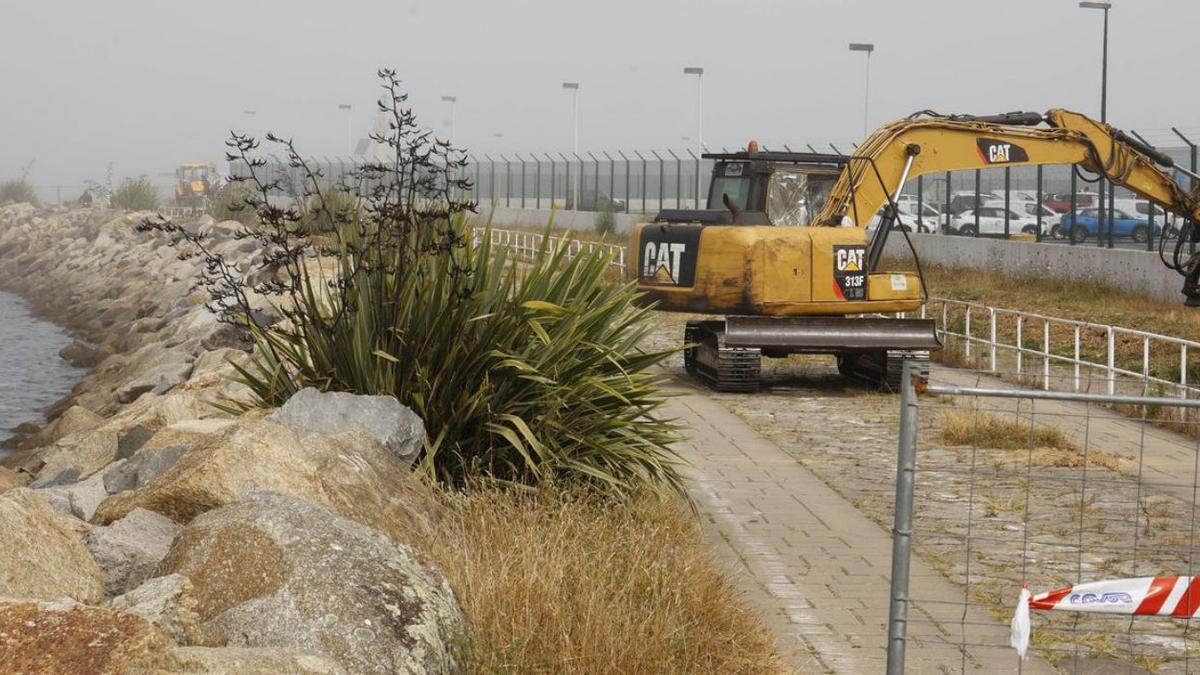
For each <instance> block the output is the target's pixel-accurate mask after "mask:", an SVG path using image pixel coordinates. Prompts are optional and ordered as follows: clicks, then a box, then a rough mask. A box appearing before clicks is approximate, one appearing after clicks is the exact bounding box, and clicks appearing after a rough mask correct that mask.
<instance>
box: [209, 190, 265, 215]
mask: <svg viewBox="0 0 1200 675" xmlns="http://www.w3.org/2000/svg"><path fill="white" fill-rule="evenodd" d="M249 192H250V188H249V186H247V185H246V184H245V183H241V182H233V183H226V184H225V185H222V186H221V187H219V188H217V189H216V190H215V191H214V192H213V194H212V196H211V197H209V199H208V215H210V216H212V217H213V219H214V220H216V221H218V222H220V221H223V220H236V221H237V222H239V223H241V224H243V225H253V224H254V223H255V222H257V221H258V214H256V213H255V211H254V209H253V208H249V207H247V206H246V197H247V196H249Z"/></svg>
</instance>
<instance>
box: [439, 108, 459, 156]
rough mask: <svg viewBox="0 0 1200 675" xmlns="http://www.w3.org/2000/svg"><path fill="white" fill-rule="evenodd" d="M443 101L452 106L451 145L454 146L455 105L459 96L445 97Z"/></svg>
mask: <svg viewBox="0 0 1200 675" xmlns="http://www.w3.org/2000/svg"><path fill="white" fill-rule="evenodd" d="M442 101H443V102H444V103H449V104H450V145H451V146H453V145H454V104H455V103H458V97H457V96H443V97H442Z"/></svg>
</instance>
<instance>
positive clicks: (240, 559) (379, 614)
mask: <svg viewBox="0 0 1200 675" xmlns="http://www.w3.org/2000/svg"><path fill="white" fill-rule="evenodd" d="M159 572H160V573H163V574H173V573H174V574H180V575H182V576H184V577H187V578H188V580H189V581H190V582H191V583H192V594H193V595H194V597H195V599H196V613H197V615H198V620H199V622H198V624H197V626H196V631H195V635H193V636H191V639H192V643H193V644H197V645H202V646H225V645H228V646H234V647H283V648H292V649H315V650H318V651H320V652H321V653H323V654H325V655H326V656H329V657H330V658H332V659H334V660H335V661H337V662H338V663H339V664H340V665H341V666H342V667H344V668H345V669H346V670H348V671H350V672H355V673H430V672H432V673H438V672H451V671H453V670H454V667H455V663H454V655H453V648H452V646H453V642H454V640H455V639H456V638H458V637H460V636H461V635H462V631H463V630H464V626H463V620H462V616H461V614H460V612H459V609H458V605H457V603H456V601H455V598H454V593H453V591H451V589H450V586H449V584H448V583H447V582H446V580H445V578H444V577H443V576H442V575H441V573H440V572H438V571H437V570H436V569H435V568H432V567H429V566H427V565H424V564H422V563H421V562H420V561H419V560H418V559H417V558H416V556H415V555H414V554H413V552H412V550H411V549H409V548H408V547H407V546H403V545H398V544H396V543H394V542H393V541H391V540H390V539H388V538H387V537H386V536H384V535H382V534H380V533H379V532H376V531H374V530H371V529H369V528H367V527H364V526H362V525H359V524H358V523H355V522H352V521H350V520H347V519H345V518H343V517H341V516H339V515H337V514H336V513H334V512H333V511H331V510H329V509H325V508H322V507H320V506H316V505H314V504H310V503H308V502H305V501H302V500H299V499H295V498H292V497H287V496H283V495H277V494H266V493H253V494H251V495H248V496H247V497H246V499H244V500H243V501H240V502H237V503H235V504H231V505H229V506H226V507H223V508H220V509H217V510H214V511H210V512H208V513H205V514H204V515H201V516H199V517H197V518H196V519H195V520H193V521H192V523H191V525H189V526H188V527H186V528H185V529H184V531H183V532H182V533H181V534H180V535H179V537H177V538H176V540H175V543H174V545H173V546H172V547H171V552H170V553H169V554H168V555H167V557H166V559H165V560H163V562H162V565H161V566H160V567H159Z"/></svg>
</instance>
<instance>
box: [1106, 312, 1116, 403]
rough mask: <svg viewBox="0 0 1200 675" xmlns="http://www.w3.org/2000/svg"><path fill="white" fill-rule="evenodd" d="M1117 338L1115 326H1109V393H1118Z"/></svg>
mask: <svg viewBox="0 0 1200 675" xmlns="http://www.w3.org/2000/svg"><path fill="white" fill-rule="evenodd" d="M1116 347H1117V340H1116V336H1115V335H1113V327H1112V326H1108V395H1109V396H1112V395H1113V394H1114V393H1116V385H1117V372H1116V365H1117V349H1116Z"/></svg>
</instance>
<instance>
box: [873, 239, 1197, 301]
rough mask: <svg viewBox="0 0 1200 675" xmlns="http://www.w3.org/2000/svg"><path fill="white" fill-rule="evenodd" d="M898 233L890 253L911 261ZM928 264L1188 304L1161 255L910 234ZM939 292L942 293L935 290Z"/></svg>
mask: <svg viewBox="0 0 1200 675" xmlns="http://www.w3.org/2000/svg"><path fill="white" fill-rule="evenodd" d="M898 234H899V233H895V234H893V235H892V236H891V237H889V238H888V243H887V249H886V250H885V254H886V255H888V256H894V257H903V258H907V257H909V256H911V253H910V252H909V249H908V244H906V243H905V241H904V237H903V236H898ZM911 236H912V242H913V247H914V248H916V249H917V254H918V255H919V256H920V258H921V262H922V264H925V265H945V266H947V267H963V268H967V269H980V270H983V269H986V270H994V271H997V272H1003V273H1006V274H1015V275H1021V276H1031V277H1042V278H1046V279H1056V280H1063V282H1064V283H1069V281H1070V280H1073V279H1074V280H1080V281H1094V282H1098V283H1102V284H1106V285H1109V286H1114V287H1116V288H1120V289H1123V290H1126V291H1130V292H1133V293H1141V294H1144V295H1147V296H1150V297H1152V298H1154V299H1156V300H1162V301H1164V302H1171V303H1181V304H1182V302H1183V294H1182V293H1181V291H1182V289H1183V277H1181V276H1180V275H1179V274H1178V273H1176V272H1174V271H1172V270H1169V269H1167V268H1166V266H1165V265H1163V264H1162V261H1161V260H1159V257H1158V252H1157V251H1154V252H1150V251H1133V250H1127V249H1106V248H1100V247H1098V246H1094V245H1093V246H1088V245H1079V246H1068V245H1065V244H1039V243H1036V242H1026V241H1003V240H999V239H975V238H972V237H946V236H941V235H932V234H925V235H919V234H918V235H911ZM931 290H932V291H933V292H934V293H936V291H937V289H931Z"/></svg>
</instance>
